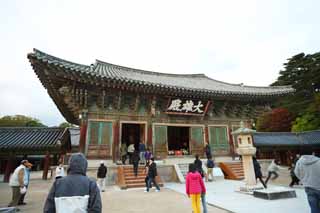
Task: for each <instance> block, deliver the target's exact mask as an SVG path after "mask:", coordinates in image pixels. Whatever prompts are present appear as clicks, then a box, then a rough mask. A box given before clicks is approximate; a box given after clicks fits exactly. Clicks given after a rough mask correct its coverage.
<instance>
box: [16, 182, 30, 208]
mask: <svg viewBox="0 0 320 213" xmlns="http://www.w3.org/2000/svg"><path fill="white" fill-rule="evenodd" d="M26 188H27V189H28V186H26ZM27 191H28V190H27ZM26 194H27V192H26V193H24V194H22V195H21V196H20V199H19V203H18V204H19V205H20V204H23V203H24V197H25V196H26Z"/></svg>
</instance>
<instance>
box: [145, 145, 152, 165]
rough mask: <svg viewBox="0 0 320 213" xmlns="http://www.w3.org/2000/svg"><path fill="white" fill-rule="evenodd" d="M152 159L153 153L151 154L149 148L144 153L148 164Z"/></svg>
mask: <svg viewBox="0 0 320 213" xmlns="http://www.w3.org/2000/svg"><path fill="white" fill-rule="evenodd" d="M151 157H152V153H151V152H150V149H149V148H147V150H146V152H145V153H144V158H145V160H146V161H147V162H148V161H150V159H151Z"/></svg>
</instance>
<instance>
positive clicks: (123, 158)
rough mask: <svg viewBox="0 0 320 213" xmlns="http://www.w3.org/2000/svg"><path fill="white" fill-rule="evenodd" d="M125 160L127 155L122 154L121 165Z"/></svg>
mask: <svg viewBox="0 0 320 213" xmlns="http://www.w3.org/2000/svg"><path fill="white" fill-rule="evenodd" d="M126 160H127V155H122V156H121V161H122V164H123V165H125V164H126Z"/></svg>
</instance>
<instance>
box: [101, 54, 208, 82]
mask: <svg viewBox="0 0 320 213" xmlns="http://www.w3.org/2000/svg"><path fill="white" fill-rule="evenodd" d="M98 64H102V65H107V66H113V67H117V68H121V69H125V70H127V71H133V72H138V73H142V74H150V75H166V76H178V77H192V78H194V77H198V78H203V77H206V78H208V77H207V76H206V75H205V74H203V73H195V74H173V73H164V72H155V71H149V70H142V69H136V68H131V67H126V66H121V65H117V64H112V63H109V62H105V61H101V60H98V59H96V64H95V65H96V66H98Z"/></svg>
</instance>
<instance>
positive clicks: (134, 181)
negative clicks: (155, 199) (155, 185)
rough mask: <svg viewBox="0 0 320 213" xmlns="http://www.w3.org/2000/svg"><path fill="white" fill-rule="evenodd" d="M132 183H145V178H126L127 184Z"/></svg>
mask: <svg viewBox="0 0 320 213" xmlns="http://www.w3.org/2000/svg"><path fill="white" fill-rule="evenodd" d="M131 183H142V184H145V181H144V178H143V179H135V180H126V184H131Z"/></svg>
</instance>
